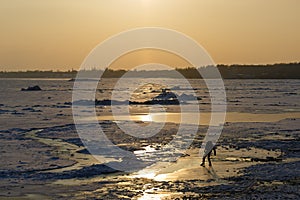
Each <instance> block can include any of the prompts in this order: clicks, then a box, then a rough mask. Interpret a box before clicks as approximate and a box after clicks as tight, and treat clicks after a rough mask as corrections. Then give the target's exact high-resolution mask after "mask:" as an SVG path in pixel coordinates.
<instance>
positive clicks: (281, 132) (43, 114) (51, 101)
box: [0, 79, 300, 199]
mask: <svg viewBox="0 0 300 200" xmlns="http://www.w3.org/2000/svg"><path fill="white" fill-rule="evenodd" d="M128 81H129V84H136V82H135V80H128ZM151 81H153V80H149V82H151ZM176 81H177V80H176ZM0 82H1V86H2V87H1V88H0V90H1V91H0V92H1V93H0V95H1V98H0V99H1V102H0V122H1V123H0V131H1V132H0V146H1V147H0V153H1V154H0V155H1V164H0V196H1V199H2V198H4V197H5V198H8V199H15V198H16V197H18V198H23V199H41V198H43V199H47V198H49V199H50V198H60V199H70V198H72V199H86V198H91V199H97V198H98V199H122V198H123V199H132V198H135V199H138V198H140V199H151V198H154V199H155V198H156V199H159V198H166V199H174V198H176V197H178V198H182V199H183V198H192V197H193V198H203V199H207V198H208V199H214V198H215V199H222V198H223V199H226V198H227V199H232V198H236V199H243V198H254V199H255V198H259V197H260V198H267V199H274V198H282V199H289V198H290V199H297V198H299V191H298V188H299V174H300V173H299V169H300V168H299V165H300V163H299V160H300V155H299V135H300V134H299V133H300V129H299V122H300V121H299V118H297V117H295V112H299V100H298V99H299V85H300V81H299V80H225V86H226V92H227V99H228V110H229V111H230V112H238V113H245V114H247V113H251V114H275V115H274V116H276V115H278V114H279V115H281V114H283V115H284V117H283V118H279V119H277V120H265V121H260V120H259V119H258V120H257V121H258V122H255V121H251V122H248V123H247V122H239V121H238V120H237V121H234V122H228V123H226V124H225V127H224V131H223V133H222V136H221V138H220V140H219V142H218V145H219V146H218V149H217V156H216V157H213V158H212V162H213V167H212V168H209V167H208V166H207V167H206V168H203V167H200V165H199V163H200V158H199V156H197V152H198V148H199V147H200V146H201V142H202V139H203V136H204V134H205V133H206V129H207V127H206V126H205V125H202V126H200V127H199V130H198V133H197V136H196V137H195V139H194V140H193V143H192V145H191V148H190V149H189V150H188V151H187V152H179V153H178V156H179V159H178V160H177V162H164V160H163V159H162V162H161V163H162V165H155V164H154V165H151V166H148V167H147V168H146V169H145V170H148V172H147V173H141V171H138V172H134V173H122V172H117V171H116V170H114V169H112V168H109V167H107V166H105V165H103V163H102V162H101V159H100V161H99V160H96V159H95V158H93V157H92V156H91V155H89V154H88V152H87V151H86V149H85V147H84V146H83V145H82V142H81V140H80V138H79V137H78V135H77V133H76V130H75V126H74V125H73V118H72V110H71V104H70V102H71V101H72V100H71V95H72V86H73V83H72V82H68V81H67V80H3V79H1V80H0ZM114 82H115V80H113V79H112V80H106V82H100V83H99V88H98V90H97V94H96V98H97V99H99V100H101V99H102V100H104V99H108V98H109V95H110V94H111V92H112V85H113V84H114ZM174 82H175V80H171V79H170V80H168V79H167V80H160V79H158V80H155V83H156V84H157V83H159V84H161V85H164V86H166V85H167V86H168V88H169V89H171V90H172V92H174V93H178V95H182V94H185V95H191V94H192V93H191V91H190V89H187V88H184V87H180V86H179V87H178V84H174ZM191 82H192V85H193V87H194V92H195V93H196V96H197V97H198V99H199V105H200V110H201V111H202V112H208V111H209V106H210V99H209V93H208V91H207V89H206V88H205V84H204V83H203V82H202V81H199V80H192V81H191ZM34 85H39V86H40V87H41V88H42V91H26V92H24V91H21V88H26V87H28V86H34ZM127 87H128V86H124V88H123V89H126V88H127ZM152 89H153V88H152ZM120 90H122V88H121V89H120ZM142 96H143V95H142ZM143 98H145V97H143ZM120 100H124V99H122V96H120ZM189 103H190V104H191V103H192V102H189V101H188V102H187V104H186V105H187V106H188V105H189ZM165 107H166V109H167V111H169V112H180V110H179V109H178V106H176V105H165ZM148 109H149V105H133V106H132V107H131V111H132V112H133V113H147V112H148V111H149V110H148ZM96 110H97V114H98V115H100V116H101V115H108V114H109V113H111V111H110V106H107V105H106V106H105V105H98V106H96ZM256 116H260V117H261V115H256ZM274 116H273V118H274ZM254 118H255V117H254ZM270 118H272V117H271V116H270ZM285 118H287V119H285ZM267 119H269V118H267ZM240 120H241V119H240ZM278 120H280V121H279V122H277V121H278ZM139 123H141V124H147V123H148V122H147V120H145V121H143V120H142V122H139ZM100 125H101V127H102V128H103V129H104V130H105V133H106V134H107V136H108V137H109V139H110V140H111V141H113V142H114V144H116V145H118V146H119V147H120V148H123V149H124V150H126V151H130V152H132V153H134V154H135V155H136V156H137V157H138V158H139V159H144V160H145V161H146V160H149V157H150V160H151V159H154V157H153V156H151V153H153V154H155V152H156V151H159V149H160V148H161V147H162V146H164V145H166V144H167V143H168V142H169V141H170V140H171V139H172V138H173V135H174V133H176V130H177V128H178V124H176V123H168V124H167V125H166V126H165V127H164V129H163V130H162V131H161V132H160V133H159V134H157V135H155V136H153V137H151V138H146V139H145V138H135V137H133V136H130V135H129V136H128V135H126V134H122V131H121V130H120V129H118V127H117V124H116V122H111V121H102V122H100ZM120 135H122V136H121V137H120ZM185 139H187V140H189V139H193V138H185ZM160 157H162V158H163V156H160ZM165 157H168V156H165ZM103 161H105V162H107V158H105V159H104V158H103ZM109 162H115V160H114V159H113V158H111V160H110V161H109ZM224 193H225V194H224Z"/></svg>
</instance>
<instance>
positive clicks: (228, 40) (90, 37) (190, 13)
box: [0, 0, 300, 71]
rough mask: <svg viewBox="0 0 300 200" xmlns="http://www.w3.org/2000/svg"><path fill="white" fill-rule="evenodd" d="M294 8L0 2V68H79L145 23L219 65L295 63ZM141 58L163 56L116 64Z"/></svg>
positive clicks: (179, 0)
mask: <svg viewBox="0 0 300 200" xmlns="http://www.w3.org/2000/svg"><path fill="white" fill-rule="evenodd" d="M299 8H300V1H299V0H264V1H262V0H1V1H0V24H1V32H0V45H1V48H0V70H1V71H2V70H8V71H12V70H27V69H39V70H48V69H54V70H57V69H59V70H68V69H71V68H74V69H78V67H79V66H80V64H81V63H82V61H83V59H84V58H85V57H86V56H87V55H88V53H89V52H90V51H91V50H92V49H93V48H94V47H95V46H96V45H97V44H99V43H100V42H102V41H103V40H105V39H107V38H108V37H110V36H112V35H114V34H117V33H119V32H121V31H125V30H128V29H132V28H137V27H144V26H157V27H163V28H170V29H174V30H177V31H179V32H182V33H184V34H186V35H188V36H190V37H192V38H194V39H195V40H196V41H197V42H198V43H200V44H201V45H202V46H203V47H204V48H205V49H206V50H207V51H208V52H209V54H210V55H211V56H212V58H213V59H214V61H215V62H216V63H225V64H232V63H243V64H249V63H253V64H258V63H275V62H294V61H300V26H299V20H300V12H299ZM130 56H131V57H130ZM165 56H166V57H165V59H168V58H167V57H168V56H170V55H165ZM142 58H145V59H144V62H151V61H152V62H153V61H155V62H158V61H161V62H163V59H164V55H158V54H157V52H155V53H153V52H145V55H142V54H141V53H136V54H135V56H134V55H129V57H128V58H123V60H120V61H116V62H115V63H117V64H118V65H119V63H120V65H121V64H122V65H123V66H132V65H135V64H137V62H136V60H142V61H143V59H142ZM149 58H155V59H153V60H151V59H149ZM169 60H172V59H170V58H169ZM174 60H175V61H176V63H170V64H172V65H179V66H181V65H182V62H180V61H179V60H177V59H174ZM142 61H141V62H142ZM175 61H174V62H175Z"/></svg>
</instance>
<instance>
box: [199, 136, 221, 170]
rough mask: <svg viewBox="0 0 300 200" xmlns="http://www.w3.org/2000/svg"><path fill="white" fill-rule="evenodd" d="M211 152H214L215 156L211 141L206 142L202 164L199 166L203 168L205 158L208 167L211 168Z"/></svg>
mask: <svg viewBox="0 0 300 200" xmlns="http://www.w3.org/2000/svg"><path fill="white" fill-rule="evenodd" d="M212 151H214V155H215V156H216V155H217V152H216V147H215V145H214V144H213V143H212V141H208V142H207V143H206V145H205V150H204V154H203V158H202V163H201V164H200V166H202V167H204V166H205V159H206V157H207V160H208V165H209V166H211V161H210V156H211V152H212Z"/></svg>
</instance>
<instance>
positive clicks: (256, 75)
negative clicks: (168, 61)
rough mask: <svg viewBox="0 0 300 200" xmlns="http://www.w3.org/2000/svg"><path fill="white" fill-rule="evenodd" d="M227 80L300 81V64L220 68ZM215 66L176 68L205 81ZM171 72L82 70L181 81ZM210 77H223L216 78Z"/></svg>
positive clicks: (50, 74) (53, 74)
mask: <svg viewBox="0 0 300 200" xmlns="http://www.w3.org/2000/svg"><path fill="white" fill-rule="evenodd" d="M217 68H218V70H219V72H220V74H221V76H222V78H223V79H300V63H287V64H285V63H280V64H273V65H217ZM214 69H215V66H206V67H201V68H198V70H197V68H192V67H188V68H176V71H177V72H179V73H181V74H182V75H183V76H184V77H185V78H189V79H202V77H201V76H200V74H199V71H201V72H204V73H206V72H208V73H209V72H210V70H211V72H214ZM174 72H175V71H171V70H160V71H127V70H111V69H107V70H105V71H101V70H96V69H91V70H84V71H80V73H81V74H80V75H81V78H87V79H90V78H99V77H98V75H99V74H101V75H102V77H103V78H120V77H122V76H123V75H124V74H125V73H126V77H128V78H178V74H177V73H174ZM77 73H78V71H76V70H72V71H70V70H69V71H52V70H50V71H38V70H36V71H13V72H6V71H1V72H0V78H68V79H74V78H76V76H77ZM210 78H212V79H213V78H219V77H217V76H212V77H210Z"/></svg>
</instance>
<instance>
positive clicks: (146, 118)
mask: <svg viewBox="0 0 300 200" xmlns="http://www.w3.org/2000/svg"><path fill="white" fill-rule="evenodd" d="M140 120H141V121H143V122H152V121H153V120H152V116H151V115H141V116H140Z"/></svg>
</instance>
